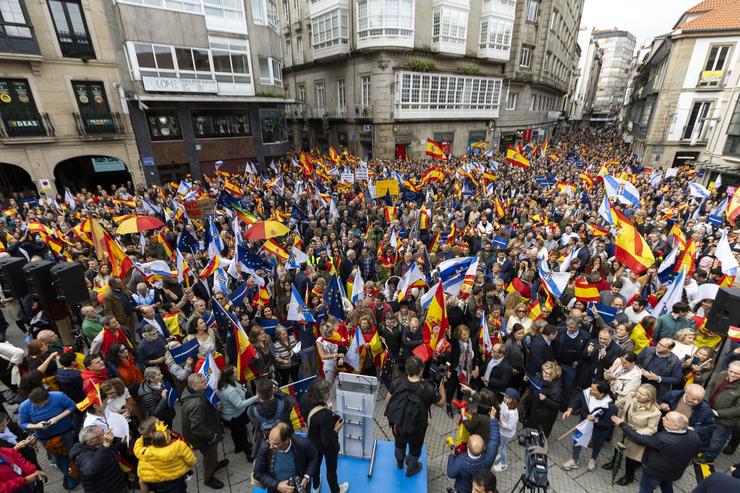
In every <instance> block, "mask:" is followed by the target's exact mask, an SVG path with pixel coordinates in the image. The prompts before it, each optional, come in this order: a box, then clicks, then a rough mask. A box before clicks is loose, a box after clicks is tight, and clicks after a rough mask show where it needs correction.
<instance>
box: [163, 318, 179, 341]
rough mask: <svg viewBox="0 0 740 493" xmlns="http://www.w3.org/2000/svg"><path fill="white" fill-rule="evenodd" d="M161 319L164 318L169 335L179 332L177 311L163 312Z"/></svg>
mask: <svg viewBox="0 0 740 493" xmlns="http://www.w3.org/2000/svg"><path fill="white" fill-rule="evenodd" d="M162 320H164V324H165V325H166V326H167V330H168V331H169V333H170V335H173V336H175V335H178V334H179V333H180V314H179V313H178V312H169V313H165V314H164V315H162Z"/></svg>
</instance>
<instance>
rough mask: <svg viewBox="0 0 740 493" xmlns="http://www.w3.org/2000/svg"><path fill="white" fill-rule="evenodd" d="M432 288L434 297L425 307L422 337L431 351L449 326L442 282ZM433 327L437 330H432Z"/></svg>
mask: <svg viewBox="0 0 740 493" xmlns="http://www.w3.org/2000/svg"><path fill="white" fill-rule="evenodd" d="M432 289H434V297H433V298H432V301H431V302H430V303H429V307H428V308H427V315H426V317H425V318H424V326H423V329H422V337H423V338H424V343H425V344H426V345H428V346H429V347H430V348H431V349H432V351H433V350H434V349H436V347H437V343H438V342H439V341H441V340H442V339H444V337H445V334H446V333H447V329H448V328H449V327H450V322H449V320H448V319H447V307H446V306H445V299H444V288H443V287H442V283H441V282H439V283H437V285H436V286H435V287H432ZM435 328H436V329H437V330H434V329H435Z"/></svg>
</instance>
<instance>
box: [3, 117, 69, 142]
mask: <svg viewBox="0 0 740 493" xmlns="http://www.w3.org/2000/svg"><path fill="white" fill-rule="evenodd" d="M55 134H56V129H55V128H54V125H53V124H52V123H51V118H49V113H37V114H35V115H29V116H28V117H26V118H24V119H15V118H8V117H3V118H0V138H2V139H14V138H26V137H54V135H55Z"/></svg>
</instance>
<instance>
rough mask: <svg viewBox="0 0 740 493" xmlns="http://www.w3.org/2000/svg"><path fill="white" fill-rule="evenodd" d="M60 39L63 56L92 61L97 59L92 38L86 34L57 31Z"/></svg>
mask: <svg viewBox="0 0 740 493" xmlns="http://www.w3.org/2000/svg"><path fill="white" fill-rule="evenodd" d="M57 38H58V39H59V48H60V49H61V50H62V56H64V57H67V58H82V59H84V60H92V59H94V58H95V49H94V48H93V45H92V41H91V40H90V37H89V36H88V35H87V34H86V33H85V34H84V35H83V34H79V33H73V32H67V31H57Z"/></svg>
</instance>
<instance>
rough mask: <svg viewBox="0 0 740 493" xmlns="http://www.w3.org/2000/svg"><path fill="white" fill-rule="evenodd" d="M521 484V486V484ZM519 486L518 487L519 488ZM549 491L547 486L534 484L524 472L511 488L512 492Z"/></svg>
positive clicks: (537, 492)
mask: <svg viewBox="0 0 740 493" xmlns="http://www.w3.org/2000/svg"><path fill="white" fill-rule="evenodd" d="M520 484H521V486H519V485H520ZM517 488H518V489H517ZM525 492H529V493H539V492H542V493H547V487H546V486H545V487H540V486H534V485H532V484H530V483H529V481H527V479H526V478H525V477H524V474H522V475H521V476H519V481H517V482H516V484H515V485H514V487H513V488H512V489H511V493H525Z"/></svg>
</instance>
